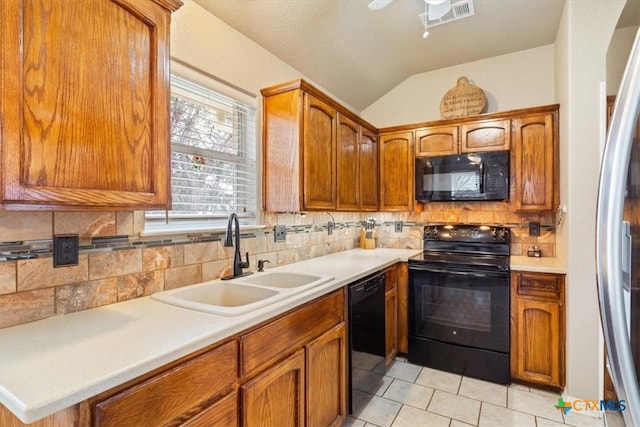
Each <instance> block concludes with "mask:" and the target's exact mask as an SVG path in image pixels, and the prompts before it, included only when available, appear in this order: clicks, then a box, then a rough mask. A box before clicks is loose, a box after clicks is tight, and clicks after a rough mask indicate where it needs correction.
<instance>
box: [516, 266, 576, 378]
mask: <svg viewBox="0 0 640 427" xmlns="http://www.w3.org/2000/svg"><path fill="white" fill-rule="evenodd" d="M511 286H512V287H511V289H512V292H511V377H512V379H514V380H518V381H524V382H526V383H530V384H535V385H542V386H545V387H552V388H556V389H561V388H562V387H564V382H565V377H564V375H565V357H564V355H565V343H564V337H565V320H564V275H555V274H548V273H529V272H520V271H514V272H512V273H511ZM531 289H536V290H537V291H535V292H531ZM553 289H557V293H556V292H555V291H554V290H553Z"/></svg>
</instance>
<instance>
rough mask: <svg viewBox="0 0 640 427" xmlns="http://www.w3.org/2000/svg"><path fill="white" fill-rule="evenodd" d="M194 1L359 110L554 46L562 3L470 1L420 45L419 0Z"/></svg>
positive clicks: (541, 0) (548, 0) (421, 5)
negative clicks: (424, 77) (461, 71)
mask: <svg viewBox="0 0 640 427" xmlns="http://www.w3.org/2000/svg"><path fill="white" fill-rule="evenodd" d="M195 1H196V3H198V4H199V5H201V6H202V7H204V8H205V9H207V10H209V11H210V12H211V13H213V14H214V15H216V16H217V17H218V18H220V19H221V20H223V21H224V22H226V23H227V24H229V25H230V26H232V27H234V28H235V29H237V30H238V31H240V32H241V33H243V34H244V35H246V36H247V37H249V38H250V39H252V40H253V41H255V42H256V43H258V44H259V45H261V46H262V47H264V48H265V49H267V50H269V51H270V52H272V53H273V54H275V55H276V56H278V57H279V58H280V59H282V60H283V61H285V62H286V63H288V64H290V65H291V66H293V67H294V68H296V69H297V70H299V71H300V72H302V73H303V74H305V75H307V76H309V77H310V78H311V79H313V80H314V81H315V82H317V83H318V84H319V85H321V86H323V87H324V88H326V89H327V90H329V91H330V92H331V93H333V94H334V95H335V96H337V97H339V98H340V99H341V100H342V101H344V102H346V103H348V104H350V105H351V106H352V107H353V108H355V109H357V110H359V111H361V110H363V109H364V108H366V107H367V106H369V105H371V104H372V103H373V102H374V101H375V100H377V99H378V98H380V97H381V96H382V95H384V94H385V93H387V92H389V91H390V90H391V89H393V88H394V87H395V86H397V85H398V84H399V83H401V82H402V81H404V80H405V79H407V78H408V77H410V76H411V75H413V74H417V73H422V72H426V71H432V70H436V69H441V68H446V67H451V66H454V65H458V64H463V63H467V62H471V61H476V60H481V59H485V58H490V57H493V56H498V55H504V54H508V53H512V52H517V51H520V50H525V49H530V48H535V47H539V46H544V45H548V44H551V43H554V41H555V38H556V33H557V30H558V25H559V23H560V19H561V16H562V12H563V10H564V7H565V2H566V0H473V6H474V9H475V15H474V16H472V17H469V18H465V19H461V20H458V21H453V22H450V23H447V24H445V25H440V26H436V27H432V28H430V35H429V37H428V38H426V39H423V38H422V34H423V32H424V27H423V24H422V22H421V21H420V19H419V18H418V15H419V14H420V13H423V12H424V9H425V2H424V1H423V0H395V1H393V2H392V3H391V4H389V5H388V6H387V7H385V8H383V9H381V10H377V11H371V10H369V8H368V7H367V4H368V3H369V0H195ZM456 1H459V0H452V3H454V4H455V2H456ZM569 1H575V0H569ZM630 1H632V2H635V3H638V0H630Z"/></svg>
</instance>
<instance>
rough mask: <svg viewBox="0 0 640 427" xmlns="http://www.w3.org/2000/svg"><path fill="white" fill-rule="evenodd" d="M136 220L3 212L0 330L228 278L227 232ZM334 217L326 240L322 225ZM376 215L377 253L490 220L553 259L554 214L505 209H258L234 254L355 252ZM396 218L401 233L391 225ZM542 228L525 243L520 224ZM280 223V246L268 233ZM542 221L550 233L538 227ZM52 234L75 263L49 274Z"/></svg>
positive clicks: (278, 256)
mask: <svg viewBox="0 0 640 427" xmlns="http://www.w3.org/2000/svg"><path fill="white" fill-rule="evenodd" d="M141 217H142V216H141V215H136V213H134V212H115V213H114V212H0V327H7V326H12V325H17V324H21V323H26V322H30V321H34V320H38V319H43V318H46V317H49V316H53V315H59V314H65V313H71V312H75V311H80V310H86V309H90V308H94V307H99V306H102V305H107V304H113V303H116V302H121V301H126V300H129V299H133V298H138V297H142V296H147V295H151V294H153V293H155V292H160V291H163V290H168V289H174V288H177V287H181V286H187V285H191V284H194V283H198V282H201V281H206V280H213V279H218V278H220V277H222V276H225V275H227V274H229V273H230V272H231V263H232V259H233V250H232V249H231V248H225V247H224V246H223V244H222V238H223V235H224V233H221V232H218V233H199V234H194V235H179V236H162V237H138V234H139V231H140V230H142V228H143V223H142V222H141V220H140V218H141ZM331 217H333V220H335V223H336V229H335V230H334V232H333V234H332V235H331V236H329V235H328V232H327V223H328V222H329V221H331V220H332V218H331ZM366 217H374V218H375V219H376V223H377V227H376V240H377V246H378V247H388V248H409V249H420V248H422V228H423V227H424V225H426V224H434V223H458V222H460V223H472V224H479V223H487V224H503V225H507V226H510V227H511V230H512V244H511V251H512V254H514V255H520V254H526V250H527V248H528V246H529V245H534V244H535V245H537V246H538V247H539V248H540V249H541V250H542V254H543V256H552V257H553V256H555V233H554V231H553V227H552V225H553V224H554V215H553V213H548V214H543V215H539V214H534V215H531V214H528V215H516V214H513V213H511V212H510V211H509V206H508V204H507V203H503V202H481V203H431V204H429V205H425V206H424V209H423V210H422V211H420V212H399V213H389V212H371V213H351V212H332V213H331V216H329V215H327V214H326V213H324V212H314V213H306V215H301V214H292V213H286V214H276V213H264V214H263V218H262V221H263V223H264V224H265V225H266V228H265V229H263V230H256V231H249V232H246V233H244V232H243V234H242V238H241V245H240V246H241V247H240V250H241V253H242V254H243V257H244V254H245V252H249V260H250V264H251V268H252V269H255V268H256V266H257V260H258V259H265V260H268V261H269V263H267V264H265V267H266V268H270V267H274V266H278V265H284V264H289V263H293V262H298V261H302V260H306V259H310V258H315V257H319V256H323V255H327V254H330V253H335V252H340V251H344V250H348V249H352V248H354V247H357V246H358V240H359V237H360V221H361V220H363V219H364V218H366ZM397 221H401V222H402V225H403V227H402V232H396V231H395V226H394V225H395V222H397ZM529 221H538V222H540V223H541V224H543V227H542V233H541V236H539V237H529V235H528V228H527V223H528V222H529ZM276 224H286V225H287V240H286V242H279V243H275V242H274V240H273V233H272V229H273V226H274V225H276ZM545 225H548V227H545ZM53 234H78V235H80V239H81V242H80V244H81V245H80V246H81V251H80V259H79V264H78V265H77V266H70V267H61V268H53V262H52V258H51V248H52V241H51V239H52V235H53Z"/></svg>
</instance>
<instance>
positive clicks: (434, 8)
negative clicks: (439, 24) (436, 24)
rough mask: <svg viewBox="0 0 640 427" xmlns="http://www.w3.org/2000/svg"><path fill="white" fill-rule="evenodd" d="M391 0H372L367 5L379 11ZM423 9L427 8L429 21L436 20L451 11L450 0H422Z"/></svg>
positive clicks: (391, 0)
mask: <svg viewBox="0 0 640 427" xmlns="http://www.w3.org/2000/svg"><path fill="white" fill-rule="evenodd" d="M392 2H393V0H373V1H372V2H371V3H369V9H370V10H379V9H382V8H384V7H386V6H387V5H389V4H390V3H392ZM424 2H425V8H426V7H427V6H428V7H429V19H430V20H436V19H440V18H442V17H443V16H444V15H446V14H447V13H448V12H449V11H450V10H451V0H424Z"/></svg>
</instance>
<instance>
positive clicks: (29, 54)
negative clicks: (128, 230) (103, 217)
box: [0, 0, 180, 209]
mask: <svg viewBox="0 0 640 427" xmlns="http://www.w3.org/2000/svg"><path fill="white" fill-rule="evenodd" d="M179 3H180V2H176V1H173V0H170V1H163V2H160V1H158V2H154V1H151V0H130V1H124V0H115V1H111V0H95V1H78V0H76V1H65V2H59V1H55V0H42V1H31V0H12V1H6V2H2V5H1V6H0V16H1V18H0V26H1V27H2V28H3V35H2V39H1V41H0V43H1V45H2V56H1V63H0V81H2V82H3V89H2V92H1V93H0V116H1V117H2V118H3V127H2V130H1V135H0V138H1V140H2V141H3V149H2V159H1V160H2V165H3V168H2V177H1V178H0V181H1V182H2V188H1V190H0V191H1V192H2V194H1V198H2V201H1V202H0V203H2V205H3V207H4V208H17V209H29V207H35V206H38V207H49V208H51V209H59V208H60V209H64V208H67V209H69V208H72V207H74V206H75V208H76V209H77V208H78V207H79V206H82V208H83V209H86V208H91V207H129V208H153V207H156V208H157V207H162V208H164V207H169V205H170V163H169V162H170V153H171V150H170V144H169V85H168V82H169V74H168V73H169V66H168V64H169V24H170V11H169V9H168V8H172V9H173V10H175V9H177V7H178V5H179ZM161 4H162V5H163V6H164V7H163V6H161ZM165 7H167V8H165ZM61 29H64V31H62V30H61ZM88 29H90V31H88ZM116 88H117V90H116Z"/></svg>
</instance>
